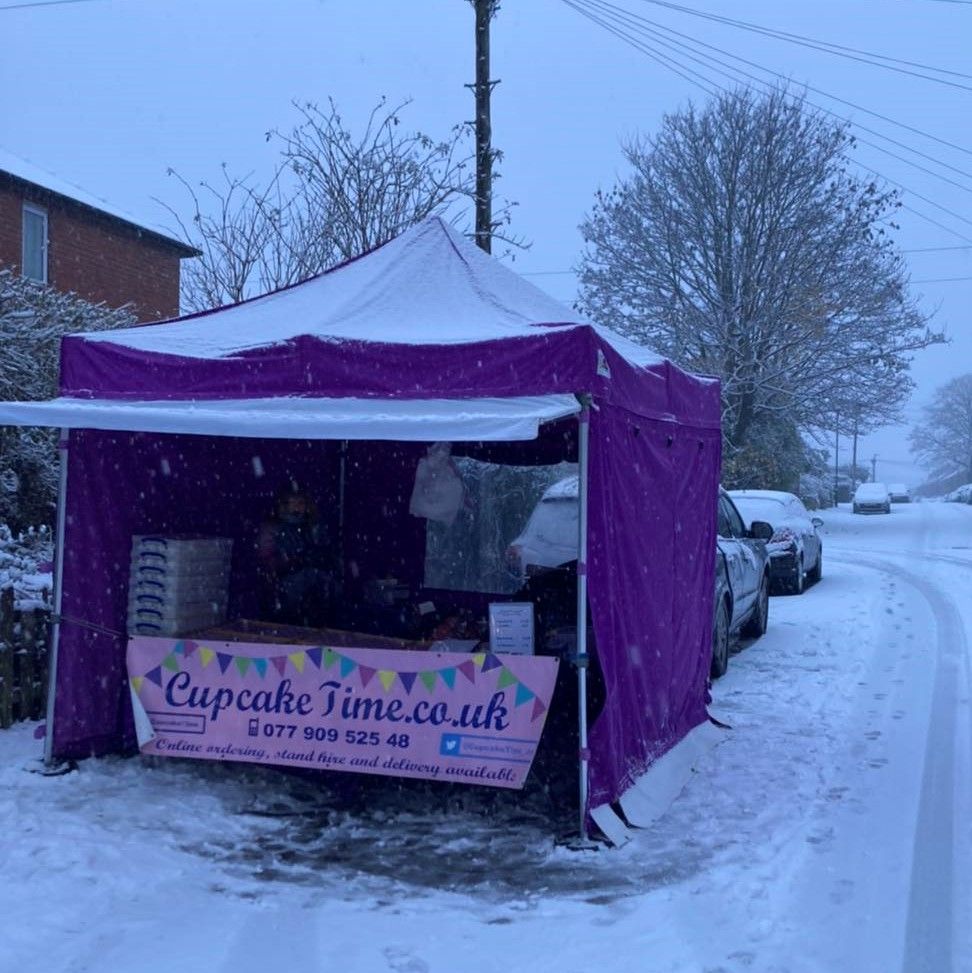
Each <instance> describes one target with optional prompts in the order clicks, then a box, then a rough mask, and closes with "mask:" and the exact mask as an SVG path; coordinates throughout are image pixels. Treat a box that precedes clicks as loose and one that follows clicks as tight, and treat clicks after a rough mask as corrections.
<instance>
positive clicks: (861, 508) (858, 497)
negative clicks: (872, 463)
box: [853, 483, 891, 514]
mask: <svg viewBox="0 0 972 973" xmlns="http://www.w3.org/2000/svg"><path fill="white" fill-rule="evenodd" d="M853 510H854V513H856V514H889V513H891V497H890V495H889V494H888V488H887V487H886V486H885V485H884V484H883V483H862V484H861V485H860V486H859V487H858V488H857V491H856V492H855V494H854V505H853Z"/></svg>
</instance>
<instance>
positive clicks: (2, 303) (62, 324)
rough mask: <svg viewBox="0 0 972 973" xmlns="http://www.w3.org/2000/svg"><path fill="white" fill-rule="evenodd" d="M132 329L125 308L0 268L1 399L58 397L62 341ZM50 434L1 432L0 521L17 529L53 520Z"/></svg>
mask: <svg viewBox="0 0 972 973" xmlns="http://www.w3.org/2000/svg"><path fill="white" fill-rule="evenodd" d="M134 323H135V316H134V315H133V314H132V312H131V311H130V310H128V309H127V308H119V309H117V310H113V309H111V308H108V307H106V306H105V305H103V304H91V303H89V302H88V301H85V300H82V299H81V298H80V297H78V296H77V295H76V294H61V293H59V292H58V291H55V290H54V289H53V288H50V287H47V286H45V285H43V284H38V283H37V282H36V281H32V280H27V279H26V278H25V277H21V276H20V275H19V274H15V273H13V272H12V271H11V270H8V269H4V268H0V399H3V400H4V401H8V402H9V401H26V400H36V399H48V398H52V397H54V396H55V395H57V391H58V381H57V380H58V369H59V364H60V347H61V338H62V337H63V336H64V335H67V334H74V333H76V332H81V331H107V330H113V329H115V328H123V327H127V326H129V325H131V324H134ZM55 437H56V433H55V432H54V430H50V429H17V428H12V427H0V522H5V523H8V524H10V525H12V527H13V528H14V530H15V531H16V530H22V529H23V528H24V527H26V526H27V525H28V524H33V523H50V522H51V521H52V520H53V512H54V501H55V496H56V492H57V454H56V449H55V445H56V439H55Z"/></svg>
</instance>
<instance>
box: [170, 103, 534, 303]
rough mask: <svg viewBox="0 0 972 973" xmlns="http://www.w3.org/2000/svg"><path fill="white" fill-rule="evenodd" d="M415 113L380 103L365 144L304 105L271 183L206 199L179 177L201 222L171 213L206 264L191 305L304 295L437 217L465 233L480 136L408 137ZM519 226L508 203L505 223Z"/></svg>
mask: <svg viewBox="0 0 972 973" xmlns="http://www.w3.org/2000/svg"><path fill="white" fill-rule="evenodd" d="M407 105H408V102H402V103H400V104H398V105H396V106H395V107H392V108H389V107H388V106H387V103H386V102H385V101H384V100H382V101H380V102H379V103H378V105H377V106H376V107H375V108H374V109H373V110H372V112H371V114H370V115H369V117H368V120H367V123H366V125H365V127H364V130H363V131H362V132H361V134H359V135H355V134H353V133H352V131H351V129H350V127H349V126H348V125H347V123H346V122H345V120H344V118H343V116H342V115H341V113H340V112H339V111H338V108H337V106H336V105H335V104H334V102H332V101H329V102H328V104H327V107H326V108H319V107H318V106H317V105H315V104H313V103H310V102H294V103H293V107H294V110H295V111H296V112H297V115H298V120H297V122H296V124H295V125H294V126H293V127H292V128H290V129H289V130H287V131H280V130H278V129H273V130H271V131H269V132H267V133H266V138H267V140H268V141H270V142H272V143H274V144H275V145H276V146H277V147H278V149H279V158H278V161H277V164H276V166H275V168H274V171H273V172H272V174H271V176H270V178H269V179H268V180H267V181H266V182H265V183H264V182H261V181H260V180H258V179H255V178H254V177H253V175H252V174H250V175H247V176H234V175H232V174H231V173H230V171H229V169H228V168H227V167H226V166H225V165H224V166H223V171H222V174H221V177H220V179H219V180H217V181H216V182H209V181H203V182H201V183H200V184H199V185H198V187H195V186H193V185H192V184H191V183H190V182H189V181H188V180H187V179H185V178H184V177H182V176H180V175H179V174H178V173H176V172H174V171H173V170H170V175H173V176H174V177H175V178H176V179H177V180H178V181H179V182H180V183H181V185H182V187H183V188H184V189H185V191H186V192H187V194H188V196H189V200H190V207H191V214H192V215H191V217H190V218H189V219H188V220H184V219H182V218H181V217H180V215H179V213H178V212H177V210H176V209H175V208H174V207H172V206H169V205H168V204H165V203H163V205H165V206H166V208H167V209H168V210H169V212H170V213H171V214H172V216H173V218H174V219H175V220H176V222H177V224H178V226H179V230H180V233H181V236H182V237H183V239H185V240H186V242H187V243H189V244H190V245H191V246H194V247H196V248H198V249H199V250H200V251H201V252H202V256H201V257H199V258H197V259H195V260H193V261H190V262H188V263H187V264H185V265H184V271H183V303H184V304H185V305H186V306H187V307H188V308H190V309H193V310H203V309H206V308H211V307H216V306H219V305H221V304H226V303H231V302H236V301H240V300H242V299H244V298H246V297H251V296H254V295H256V294H262V293H266V292H267V291H271V290H274V289H276V288H278V287H283V286H286V285H287V284H292V283H296V282H297V281H300V280H304V279H306V278H308V277H311V276H313V275H314V274H317V273H320V272H321V271H323V270H327V269H328V268H329V267H332V266H334V265H335V264H337V263H340V262H341V261H343V260H347V259H350V258H351V257H354V256H357V255H358V254H361V253H364V252H365V251H367V250H370V249H372V248H374V247H376V246H379V245H380V244H382V243H385V242H386V241H388V240H390V239H391V238H392V237H394V236H396V235H398V234H399V233H401V232H402V230H404V229H406V228H407V227H409V226H411V225H413V224H414V223H417V222H419V221H420V220H422V219H424V218H426V217H427V216H430V215H433V214H438V215H441V216H443V217H445V218H446V219H449V220H451V221H453V222H457V221H465V220H466V214H467V210H468V207H469V204H470V202H471V201H472V200H473V199H474V196H475V175H474V172H473V166H472V158H473V157H472V154H471V148H470V146H469V130H468V126H466V125H457V126H455V127H454V128H453V129H452V130H451V131H450V133H449V134H448V135H447V136H446V137H445V138H444V139H441V140H434V139H432V138H430V137H429V136H428V135H425V134H423V133H422V132H417V131H409V130H406V129H405V128H404V126H403V125H402V121H401V116H402V113H403V111H404V109H405V108H406V107H407ZM509 221H510V204H508V203H504V204H503V205H502V206H501V207H500V209H499V216H498V219H497V223H498V225H508V223H509ZM500 236H501V238H504V237H502V234H500ZM504 239H505V238H504ZM508 242H514V243H515V242H517V241H508Z"/></svg>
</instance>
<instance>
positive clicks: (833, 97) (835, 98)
mask: <svg viewBox="0 0 972 973" xmlns="http://www.w3.org/2000/svg"><path fill="white" fill-rule="evenodd" d="M584 2H590V0H584ZM970 3H972V0H970ZM602 6H609V7H610V6H613V5H612V4H609V3H607V2H602ZM614 10H616V11H618V13H619V14H623V15H625V16H626V17H627V18H628V20H629V21H631V20H634V21H635V22H639V23H641V24H649V25H651V27H654V28H657V29H659V30H663V31H665V33H667V34H674V35H675V36H677V37H682V38H684V39H686V40H688V41H689V42H691V43H693V44H696V45H699V46H701V47H707V48H708V49H709V50H711V51H717V52H718V53H720V54H725V55H726V56H727V57H731V58H733V60H736V61H741V62H742V63H743V64H748V65H749V66H750V67H753V68H756V69H758V70H760V71H763V72H765V73H766V74H772V75H773V76H774V77H777V78H783V75H781V74H780V73H779V72H778V71H772V70H770V69H769V68H765V67H763V66H762V65H761V64H757V63H756V62H755V61H749V60H747V59H746V58H744V57H740V56H739V55H738V54H732V53H731V52H729V51H727V50H725V49H724V48H721V47H716V46H715V45H713V44H707V43H706V42H705V41H701V40H698V39H696V38H694V37H690V36H689V35H688V34H684V33H682V32H681V31H678V30H675V29H674V28H673V27H666V26H665V25H664V24H659V23H658V22H657V21H653V20H649V19H648V18H647V17H642V16H641V15H639V14H635V13H632V12H631V11H630V10H626V9H624V8H621V7H614ZM601 26H604V24H603V23H602V24H601ZM643 29H645V30H646V32H650V31H648V30H647V28H643ZM673 43H678V42H673ZM699 53H701V52H699ZM732 70H739V69H738V68H733V69H732ZM740 73H745V72H740ZM804 87H805V88H806V89H807V91H812V92H813V93H814V94H818V95H823V97H824V98H829V99H830V100H831V101H836V102H838V103H840V104H842V105H847V107H848V108H853V109H855V110H856V111H862V112H864V113H865V114H866V115H871V116H872V117H874V118H879V119H880V120H881V121H883V122H888V123H889V124H891V125H895V126H897V127H898V128H902V129H904V130H905V131H908V132H912V133H913V134H915V135H920V136H921V137H922V138H926V139H929V140H930V141H932V142H937V143H938V144H939V145H944V146H947V147H948V148H950V149H955V150H956V151H957V152H963V153H965V154H966V155H972V149H967V148H965V147H964V146H961V145H957V144H956V143H954V142H949V141H948V139H943V138H940V137H939V136H937V135H932V134H931V133H930V132H926V131H924V130H923V129H920V128H915V127H914V126H913V125H907V124H905V123H904V122H899V121H897V119H894V118H891V117H890V116H888V115H883V114H881V112H876V111H872V110H871V109H870V108H865V107H864V106H863V105H858V104H857V103H856V102H853V101H848V100H847V99H846V98H840V97H838V96H837V95H832V94H830V93H829V92H827V91H824V90H822V89H821V88H815V87H813V86H812V85H809V84H805V85H804ZM815 107H819V106H815ZM821 111H826V109H821ZM828 114H833V113H832V112H829V113H828ZM838 117H839V116H838ZM858 127H859V128H862V126H860V125H859V126H858ZM862 130H864V131H868V130H867V129H862ZM872 134H878V133H872ZM880 137H881V138H884V139H887V140H888V141H893V140H892V139H888V137H887V136H885V135H881V136H880Z"/></svg>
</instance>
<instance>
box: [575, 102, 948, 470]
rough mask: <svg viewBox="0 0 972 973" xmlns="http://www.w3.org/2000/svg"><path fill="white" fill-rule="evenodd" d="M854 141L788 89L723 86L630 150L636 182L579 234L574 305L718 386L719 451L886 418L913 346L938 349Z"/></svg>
mask: <svg viewBox="0 0 972 973" xmlns="http://www.w3.org/2000/svg"><path fill="white" fill-rule="evenodd" d="M852 146H853V139H852V138H851V137H850V136H849V135H848V133H847V131H846V128H845V127H844V126H841V125H837V124H834V123H833V122H832V121H830V120H829V119H828V118H826V117H825V116H823V115H821V114H819V113H815V112H813V111H810V110H808V109H807V107H806V105H805V104H804V103H803V100H802V98H800V97H798V96H794V95H793V94H791V93H790V92H788V91H787V90H785V89H784V90H778V91H776V92H773V93H771V94H769V95H761V94H757V93H754V92H752V91H748V90H741V91H736V92H732V93H727V94H724V95H722V96H720V97H719V98H717V99H716V100H714V101H713V102H711V103H709V104H708V105H706V106H705V107H703V108H702V109H696V108H695V107H693V106H691V105H690V106H689V107H688V108H687V109H685V110H683V111H680V112H677V113H675V114H672V115H668V116H666V117H665V119H664V121H663V123H662V127H661V131H660V132H659V133H658V134H657V135H655V136H654V137H652V138H649V139H641V140H638V141H635V142H632V143H629V144H628V145H627V146H626V147H625V156H626V158H627V160H628V162H629V163H630V164H631V167H632V170H633V172H632V174H631V175H630V176H628V177H627V178H625V179H623V180H621V181H620V182H619V183H618V185H617V186H616V187H615V188H614V189H613V190H611V191H610V192H604V193H598V194H597V197H596V200H595V205H594V208H593V211H592V213H591V214H590V215H589V216H588V217H587V219H586V220H585V222H584V223H583V225H582V230H583V233H584V238H585V242H586V249H585V252H584V254H583V257H582V260H581V264H580V268H579V273H580V279H581V285H582V290H581V300H580V304H581V306H582V307H583V309H584V310H585V311H587V312H588V313H589V314H591V315H592V316H593V317H595V318H597V319H599V320H600V321H601V322H602V323H604V324H607V325H609V326H611V327H613V328H616V329H617V330H619V331H621V332H623V333H625V334H627V335H630V336H631V337H633V338H635V339H636V340H641V341H644V342H645V343H647V344H650V345H652V346H653V347H654V348H656V350H658V351H659V352H661V353H663V354H665V355H667V356H669V357H671V358H672V359H673V360H674V361H676V362H678V363H679V364H681V365H683V366H685V367H687V368H689V369H691V370H693V371H697V372H702V373H707V374H711V375H716V376H718V377H719V378H720V379H721V380H722V394H723V430H724V435H725V441H726V453H727V457H729V458H731V457H732V455H733V454H734V453H735V452H736V451H739V450H742V449H744V448H745V447H746V446H747V443H748V442H749V440H750V437H751V436H752V435H753V432H754V430H757V429H759V428H760V427H763V428H766V427H767V426H772V424H773V423H774V421H776V420H782V421H783V422H784V423H793V424H795V425H796V426H797V427H798V428H800V429H802V430H804V431H806V430H808V429H812V428H814V427H828V428H832V427H833V419H834V417H835V416H837V415H841V414H843V415H849V414H850V411H851V409H853V410H855V413H856V415H857V416H858V421H859V422H860V423H861V425H862V426H863V425H864V424H866V423H868V422H877V421H880V420H885V419H888V418H891V417H893V416H894V415H895V414H896V411H897V409H898V408H899V407H900V404H901V403H902V402H903V401H904V400H905V399H906V398H907V396H908V394H909V392H910V389H911V381H910V379H909V378H908V374H907V372H908V363H909V357H910V354H911V353H912V352H914V351H916V350H917V349H920V348H924V347H926V346H927V345H929V344H932V343H935V342H938V341H941V340H943V338H942V336H941V335H940V334H938V333H935V332H933V331H931V330H930V329H929V328H928V326H927V322H926V319H925V317H924V316H923V315H922V313H921V312H920V311H919V309H918V307H917V305H916V304H915V302H914V301H913V299H912V298H911V297H910V296H909V294H908V289H907V275H906V272H905V267H904V264H903V262H902V258H901V256H900V255H899V253H898V251H897V250H896V249H895V247H894V245H893V243H892V242H891V239H890V236H889V230H890V229H892V228H893V223H892V217H893V214H894V211H895V209H896V208H897V206H898V205H899V203H898V201H897V199H896V197H895V195H894V194H893V193H891V192H888V191H886V190H884V189H883V188H882V187H880V186H878V185H877V184H875V183H874V182H869V181H861V180H860V179H858V178H857V177H855V176H854V175H853V174H852V172H851V169H850V166H849V163H848V162H847V159H846V153H847V152H848V151H849V150H850V149H851V148H852Z"/></svg>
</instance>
